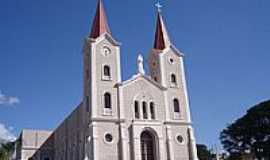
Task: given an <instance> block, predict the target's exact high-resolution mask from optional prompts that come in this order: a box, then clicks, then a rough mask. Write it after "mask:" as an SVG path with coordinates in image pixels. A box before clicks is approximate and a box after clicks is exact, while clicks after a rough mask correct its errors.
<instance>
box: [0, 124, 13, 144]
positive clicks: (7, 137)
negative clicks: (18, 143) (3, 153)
mask: <svg viewBox="0 0 270 160" xmlns="http://www.w3.org/2000/svg"><path fill="white" fill-rule="evenodd" d="M9 128H10V127H8V128H7V127H6V126H5V125H4V124H2V123H0V139H2V140H4V141H14V140H15V139H16V137H15V135H14V134H13V133H12V132H11V130H10V129H9Z"/></svg>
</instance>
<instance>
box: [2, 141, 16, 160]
mask: <svg viewBox="0 0 270 160" xmlns="http://www.w3.org/2000/svg"><path fill="white" fill-rule="evenodd" d="M14 147H15V142H7V143H4V144H1V146H0V160H9V158H10V157H11V155H12V153H13V151H14Z"/></svg>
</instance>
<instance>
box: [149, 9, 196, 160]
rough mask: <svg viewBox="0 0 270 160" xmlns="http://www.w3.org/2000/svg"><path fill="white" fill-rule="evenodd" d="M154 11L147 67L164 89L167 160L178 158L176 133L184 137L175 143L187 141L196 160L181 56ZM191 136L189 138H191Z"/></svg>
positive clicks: (178, 137) (192, 156) (182, 57)
mask: <svg viewBox="0 0 270 160" xmlns="http://www.w3.org/2000/svg"><path fill="white" fill-rule="evenodd" d="M157 7H158V12H157V22H156V31H155V40H154V46H153V48H152V50H151V52H150V56H149V60H148V65H149V70H150V76H151V78H152V79H153V80H154V81H156V82H157V83H159V84H160V85H161V86H163V87H165V88H166V89H167V90H166V91H165V97H164V98H165V100H164V101H165V112H166V113H165V114H166V116H165V124H166V133H167V137H166V138H167V145H168V146H167V147H168V159H171V160H173V159H181V157H179V156H180V155H179V154H178V153H177V152H178V146H177V145H175V144H174V143H173V139H174V137H175V135H177V130H181V131H182V132H184V134H183V135H182V136H183V137H181V136H176V137H177V138H176V139H178V141H180V140H181V139H182V138H183V139H188V144H189V150H188V151H187V152H188V153H189V154H190V159H192V160H197V159H198V158H197V153H196V144H195V140H194V138H193V137H192V136H193V130H192V126H191V118H190V110H189V99H188V93H187V86H186V78H185V69H184V56H183V53H182V52H181V51H179V50H178V49H177V48H176V47H175V46H174V45H173V43H172V42H171V40H170V37H169V34H168V32H167V29H166V26H165V22H164V19H163V17H162V13H161V10H160V5H158V6H157ZM191 137H192V138H191Z"/></svg>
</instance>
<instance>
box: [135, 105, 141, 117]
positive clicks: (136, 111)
mask: <svg viewBox="0 0 270 160" xmlns="http://www.w3.org/2000/svg"><path fill="white" fill-rule="evenodd" d="M134 112H135V118H136V119H139V118H140V113H139V102H138V101H135V103H134Z"/></svg>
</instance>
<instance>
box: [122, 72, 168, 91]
mask: <svg viewBox="0 0 270 160" xmlns="http://www.w3.org/2000/svg"><path fill="white" fill-rule="evenodd" d="M139 80H144V81H146V82H147V83H148V84H151V85H153V86H154V87H156V88H158V89H160V90H167V88H165V87H163V86H162V85H160V84H159V83H157V82H155V81H154V80H153V79H152V78H151V77H149V76H147V75H143V74H140V73H138V74H136V75H133V76H132V78H130V79H128V80H126V81H124V82H122V83H119V84H118V86H119V87H124V86H127V85H131V84H132V83H136V82H138V81H139Z"/></svg>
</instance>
